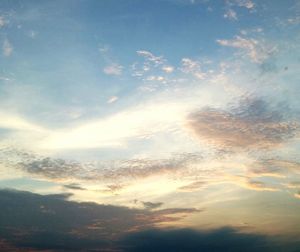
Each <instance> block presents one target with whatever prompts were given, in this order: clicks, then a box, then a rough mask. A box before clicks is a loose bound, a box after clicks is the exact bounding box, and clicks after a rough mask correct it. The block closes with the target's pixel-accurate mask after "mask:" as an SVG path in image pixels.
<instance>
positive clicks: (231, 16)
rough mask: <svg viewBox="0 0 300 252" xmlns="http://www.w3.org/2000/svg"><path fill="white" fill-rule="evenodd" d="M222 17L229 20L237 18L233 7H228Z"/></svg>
mask: <svg viewBox="0 0 300 252" xmlns="http://www.w3.org/2000/svg"><path fill="white" fill-rule="evenodd" d="M224 18H228V19H230V20H238V17H237V14H236V12H235V11H234V10H233V9H229V10H227V11H226V13H225V14H224Z"/></svg>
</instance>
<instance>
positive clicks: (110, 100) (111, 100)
mask: <svg viewBox="0 0 300 252" xmlns="http://www.w3.org/2000/svg"><path fill="white" fill-rule="evenodd" d="M118 99H119V98H118V96H112V97H110V98H109V99H108V100H107V103H109V104H110V103H114V102H116V101H117V100H118Z"/></svg>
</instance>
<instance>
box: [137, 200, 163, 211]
mask: <svg viewBox="0 0 300 252" xmlns="http://www.w3.org/2000/svg"><path fill="white" fill-rule="evenodd" d="M142 204H143V205H144V207H145V208H146V209H149V210H151V209H155V208H159V207H161V206H162V205H163V203H162V202H150V201H142Z"/></svg>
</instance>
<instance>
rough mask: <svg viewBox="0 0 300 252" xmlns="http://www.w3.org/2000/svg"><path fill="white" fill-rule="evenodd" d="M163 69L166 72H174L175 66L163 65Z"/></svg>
mask: <svg viewBox="0 0 300 252" xmlns="http://www.w3.org/2000/svg"><path fill="white" fill-rule="evenodd" d="M162 70H163V71H164V72H165V73H172V72H173V71H174V67H173V66H163V67H162Z"/></svg>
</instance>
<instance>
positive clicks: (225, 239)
mask: <svg viewBox="0 0 300 252" xmlns="http://www.w3.org/2000/svg"><path fill="white" fill-rule="evenodd" d="M120 244H121V247H122V248H123V249H124V250H125V251H130V252H138V251H143V252H150V251H157V252H160V251H172V252H179V251H185V252H189V251H201V252H210V251H215V252H219V251H231V252H238V251H239V252H242V251H243V252H247V251H249V252H250V251H257V252H262V251H263V252H266V251H289V252H291V251H297V250H298V249H299V246H300V242H299V239H296V240H293V239H292V238H289V239H287V240H285V241H282V240H278V238H277V240H276V237H271V236H267V235H263V234H255V233H252V234H251V233H248V234H247V233H243V232H241V230H238V229H234V228H230V227H223V228H219V229H214V230H201V231H198V230H193V229H175V230H157V229H152V230H146V231H142V232H138V233H131V234H128V235H127V236H125V237H123V239H121V241H120Z"/></svg>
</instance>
